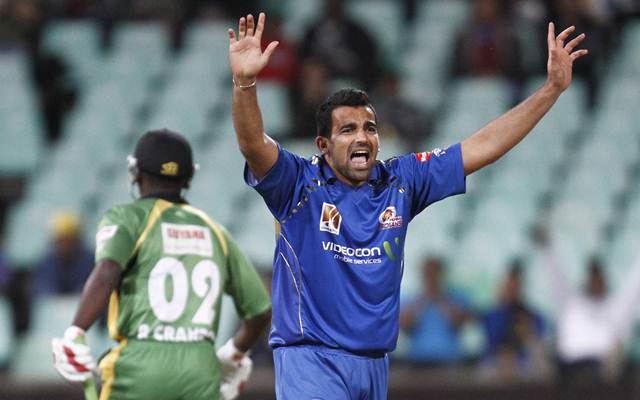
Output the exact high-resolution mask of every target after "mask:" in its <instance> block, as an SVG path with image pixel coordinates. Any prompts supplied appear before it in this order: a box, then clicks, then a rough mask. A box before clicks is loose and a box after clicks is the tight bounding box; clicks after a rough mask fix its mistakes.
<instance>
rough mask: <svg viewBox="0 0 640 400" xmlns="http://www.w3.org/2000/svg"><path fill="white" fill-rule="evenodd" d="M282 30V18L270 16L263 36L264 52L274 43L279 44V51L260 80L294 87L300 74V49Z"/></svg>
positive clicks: (264, 70)
mask: <svg viewBox="0 0 640 400" xmlns="http://www.w3.org/2000/svg"><path fill="white" fill-rule="evenodd" d="M282 29H283V21H282V17H281V16H280V15H278V14H277V13H271V14H269V24H268V25H267V27H266V29H265V31H264V34H263V36H262V51H264V49H266V47H267V45H268V44H269V43H271V42H273V41H277V42H279V44H278V51H276V52H274V53H273V55H272V56H271V59H270V60H269V64H268V65H267V66H266V67H265V68H264V69H263V70H262V72H260V76H258V79H260V81H261V82H262V81H272V82H278V83H281V84H283V85H288V86H293V85H294V83H295V80H296V76H297V73H298V49H297V47H296V44H295V43H293V42H291V41H289V40H288V39H287V37H286V36H285V34H284V32H283V30H282Z"/></svg>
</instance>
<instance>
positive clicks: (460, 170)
mask: <svg viewBox="0 0 640 400" xmlns="http://www.w3.org/2000/svg"><path fill="white" fill-rule="evenodd" d="M400 162H401V165H402V169H403V170H405V171H409V173H410V178H409V179H408V181H409V183H410V185H412V186H413V187H412V193H413V199H412V202H413V204H412V215H411V217H412V218H413V217H415V216H416V215H417V214H418V213H420V212H421V211H422V210H424V209H425V208H426V207H427V206H429V205H430V204H433V203H435V202H437V201H440V200H442V199H445V198H447V197H449V196H454V195H456V194H461V193H464V192H465V191H466V179H465V175H464V164H463V161H462V150H461V147H460V144H459V143H458V144H455V145H453V146H451V147H449V148H447V149H445V150H441V149H435V150H433V151H431V152H424V153H415V154H409V155H406V156H403V157H401V160H400Z"/></svg>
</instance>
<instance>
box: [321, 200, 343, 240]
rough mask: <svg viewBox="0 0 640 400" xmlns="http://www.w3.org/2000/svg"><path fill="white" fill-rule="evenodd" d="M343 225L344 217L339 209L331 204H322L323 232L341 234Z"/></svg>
mask: <svg viewBox="0 0 640 400" xmlns="http://www.w3.org/2000/svg"><path fill="white" fill-rule="evenodd" d="M341 224H342V215H340V211H338V207H336V206H335V205H333V204H329V203H322V213H321V214H320V230H321V231H323V232H329V233H333V234H334V235H339V234H340V225H341Z"/></svg>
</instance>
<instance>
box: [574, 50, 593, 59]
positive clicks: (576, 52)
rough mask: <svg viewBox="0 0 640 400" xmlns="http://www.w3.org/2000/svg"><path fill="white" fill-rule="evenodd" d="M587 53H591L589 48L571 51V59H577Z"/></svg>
mask: <svg viewBox="0 0 640 400" xmlns="http://www.w3.org/2000/svg"><path fill="white" fill-rule="evenodd" d="M587 54H589V50H576V51H574V52H573V53H571V59H572V60H574V61H575V60H577V59H578V58H580V57H582V56H586V55H587Z"/></svg>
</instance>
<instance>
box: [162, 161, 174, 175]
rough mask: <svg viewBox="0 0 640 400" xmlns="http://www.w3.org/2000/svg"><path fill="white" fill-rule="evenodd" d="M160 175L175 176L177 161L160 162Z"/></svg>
mask: <svg viewBox="0 0 640 400" xmlns="http://www.w3.org/2000/svg"><path fill="white" fill-rule="evenodd" d="M160 173H161V174H162V175H169V176H177V175H178V163H175V162H173V161H169V162H166V163H164V164H162V169H161V170H160Z"/></svg>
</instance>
